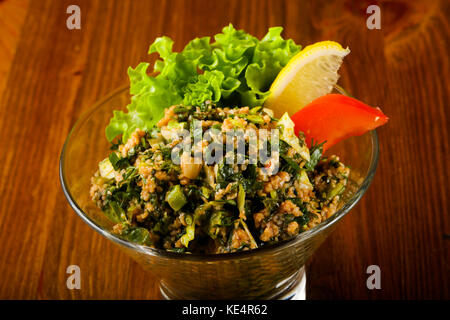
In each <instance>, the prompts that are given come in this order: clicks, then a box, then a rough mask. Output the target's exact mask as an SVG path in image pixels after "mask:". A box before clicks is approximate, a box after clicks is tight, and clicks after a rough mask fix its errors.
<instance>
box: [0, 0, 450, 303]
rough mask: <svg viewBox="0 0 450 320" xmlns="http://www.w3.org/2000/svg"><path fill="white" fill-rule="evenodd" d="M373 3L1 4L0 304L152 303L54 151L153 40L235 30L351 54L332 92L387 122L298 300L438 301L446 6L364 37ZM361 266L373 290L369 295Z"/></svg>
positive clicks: (393, 4) (408, 7)
mask: <svg viewBox="0 0 450 320" xmlns="http://www.w3.org/2000/svg"><path fill="white" fill-rule="evenodd" d="M372 3H373V1H371V2H369V1H267V0H266V1H263V0H259V1H253V0H252V1H188V0H171V1H161V0H158V1H143V0H142V1H110V0H108V1H106V0H105V1H99V0H94V1H88V0H77V1H72V0H71V1H66V0H63V1H56V0H53V1H52V0H35V1H30V2H27V1H22V2H18V1H16V0H14V1H12V0H3V1H2V2H0V28H1V30H0V34H1V41H0V75H1V81H0V98H1V100H0V144H1V150H3V154H2V156H1V157H0V217H1V224H0V243H1V244H2V246H1V249H0V298H2V299H80V298H81V299H137V298H139V299H159V298H161V297H160V294H159V289H158V283H157V281H156V280H155V279H154V278H153V277H152V275H151V274H149V273H146V272H144V271H143V270H142V269H141V268H140V266H139V265H137V264H136V263H135V262H134V261H132V260H131V259H130V258H128V256H126V255H125V254H124V253H122V252H121V251H120V250H119V249H118V248H117V247H115V246H114V245H113V244H112V243H110V242H109V241H107V240H106V239H104V238H102V237H101V236H100V235H98V234H97V233H95V232H94V231H93V230H91V229H90V228H89V227H88V226H87V225H86V224H85V223H84V222H83V221H82V220H81V219H80V218H78V217H77V216H76V214H75V213H74V212H73V211H72V209H71V208H70V207H69V205H68V203H67V201H66V199H65V197H64V195H63V193H62V190H61V188H60V185H59V179H58V162H59V154H60V151H61V148H62V145H63V143H64V140H65V137H66V136H67V134H68V132H69V130H70V128H71V127H72V125H73V124H74V123H75V121H76V120H77V118H78V117H79V116H80V114H81V113H82V112H83V111H85V110H87V109H89V107H90V106H91V105H92V104H93V103H94V102H95V101H96V100H98V99H99V98H101V97H102V96H104V95H106V94H107V93H108V92H110V91H112V90H113V89H115V88H117V87H118V86H120V85H123V84H125V83H127V75H126V69H127V67H128V66H130V65H131V66H135V65H137V64H138V63H139V62H140V61H143V60H144V59H148V58H147V54H146V52H147V49H148V45H149V44H150V43H151V42H152V41H153V40H154V38H155V37H157V36H160V35H168V36H170V37H172V38H173V39H174V40H175V48H176V49H180V48H182V46H184V44H185V43H186V42H187V41H189V40H190V39H191V38H193V37H196V36H204V35H212V34H215V33H217V32H218V31H220V29H221V27H223V26H224V25H227V24H228V23H229V22H232V23H233V24H234V25H235V26H237V27H239V28H243V29H245V30H247V31H248V32H250V33H252V34H254V35H256V36H258V37H261V36H263V35H264V34H265V31H266V30H267V28H268V27H270V26H275V25H282V26H284V28H285V33H284V34H285V36H287V37H291V38H293V39H294V40H295V41H296V42H297V43H300V44H303V45H307V44H310V43H312V42H315V41H319V40H325V39H330V40H336V41H338V42H340V43H342V44H343V45H345V46H349V47H350V49H351V50H352V53H351V54H350V55H349V56H348V58H346V60H345V63H344V65H343V67H342V69H341V80H340V83H341V84H342V85H343V86H344V87H345V88H347V89H348V90H349V91H350V92H352V93H353V95H355V96H356V97H358V98H359V99H361V100H363V101H366V102H367V103H369V104H371V105H374V106H377V105H378V106H381V107H382V108H383V111H384V112H385V113H386V114H387V115H389V117H390V122H389V123H388V125H387V126H385V127H383V128H381V129H380V130H378V133H379V138H380V149H381V150H380V151H381V152H380V162H379V166H378V170H377V173H376V176H375V179H374V181H373V184H372V185H371V187H370V188H369V190H368V192H367V193H366V194H365V196H364V197H363V199H362V200H361V201H360V203H359V204H358V205H357V206H356V207H355V208H354V209H353V210H352V212H351V213H350V214H349V215H348V216H347V217H345V219H343V222H341V223H340V225H339V226H338V227H337V229H336V231H335V232H334V233H333V234H332V235H331V236H330V237H329V238H328V240H326V242H325V243H324V244H323V245H322V247H321V248H320V249H319V250H318V251H317V252H316V254H315V255H314V256H313V258H312V259H311V261H310V262H309V264H308V269H307V276H308V283H307V296H308V297H309V298H313V299H318V298H324V299H336V298H344V299H351V298H359V299H387V298H394V299H401V298H406V299H415V298H419V299H420V298H427V299H429V298H438V299H449V298H450V288H449V284H450V267H449V266H450V261H449V256H450V248H449V241H450V240H449V234H450V226H449V210H448V206H449V203H448V195H449V193H450V192H449V191H450V190H449V186H448V181H449V179H450V176H449V161H450V159H449V132H448V131H449V119H448V102H449V85H448V77H449V75H450V66H449V59H448V54H449V47H450V39H449V33H450V28H449V22H448V20H449V18H450V5H449V2H448V1H430V0H423V1H415V2H412V1H378V2H377V4H378V5H379V6H380V7H381V14H382V25H381V26H382V28H381V30H368V29H367V28H366V24H365V23H366V18H367V15H366V13H365V10H366V8H367V6H368V5H369V4H372ZM70 4H77V5H79V6H80V8H81V12H82V26H81V30H68V29H67V28H66V25H65V23H66V18H67V16H68V15H67V14H66V8H67V6H69V5H70ZM11 8H14V10H12V11H11ZM152 59H153V58H152ZM2 92H3V94H2ZM71 264H76V265H79V266H80V268H81V271H82V289H81V290H68V289H67V287H66V279H67V276H68V275H67V274H66V268H67V266H69V265H71ZM372 264H376V265H379V266H380V268H381V272H382V278H381V282H382V289H381V290H368V289H367V287H366V279H367V276H368V275H367V274H366V268H367V266H369V265H372Z"/></svg>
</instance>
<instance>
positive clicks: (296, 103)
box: [264, 41, 350, 117]
mask: <svg viewBox="0 0 450 320" xmlns="http://www.w3.org/2000/svg"><path fill="white" fill-rule="evenodd" d="M349 52H350V50H349V49H348V48H346V49H344V48H342V46H341V45H340V44H339V43H337V42H334V41H321V42H317V43H315V44H312V45H309V46H307V47H305V48H304V49H303V50H302V51H300V52H299V53H298V54H296V55H295V56H294V57H292V59H291V60H289V62H288V64H287V65H286V66H285V67H284V68H283V69H281V71H280V73H279V74H278V76H277V77H276V79H275V81H274V82H273V83H272V86H271V87H270V95H269V97H268V98H267V100H266V102H265V103H264V106H266V107H269V108H271V109H272V110H274V112H275V116H276V117H280V116H281V115H282V114H283V113H285V112H288V113H289V114H290V115H293V114H294V113H295V112H297V111H298V110H300V109H301V108H302V107H304V106H305V105H307V104H308V103H310V102H311V101H313V100H314V99H316V98H318V97H320V96H323V95H325V94H328V93H330V92H331V91H332V90H333V86H334V85H335V84H336V82H337V80H338V79H339V74H338V73H337V72H338V70H339V67H340V66H341V64H342V60H343V59H344V57H345V56H346V55H347V54H349Z"/></svg>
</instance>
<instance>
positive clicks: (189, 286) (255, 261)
mask: <svg viewBox="0 0 450 320" xmlns="http://www.w3.org/2000/svg"><path fill="white" fill-rule="evenodd" d="M336 90H337V91H339V92H341V93H343V94H345V92H344V91H343V90H342V89H340V88H339V87H336ZM129 101H130V96H129V93H128V87H123V88H120V89H118V90H116V91H114V92H113V93H111V94H110V95H109V96H107V97H105V98H104V99H102V100H101V101H99V102H97V103H96V104H95V105H94V107H93V108H92V109H91V110H89V111H88V112H86V113H85V114H83V115H82V116H81V117H80V119H79V120H78V121H77V122H76V124H75V125H74V127H73V128H72V130H71V132H70V133H69V135H68V137H67V140H66V142H65V144H64V147H63V150H62V153H61V159H60V180H61V184H62V188H63V190H64V194H65V195H66V197H67V200H68V201H69V203H70V205H71V206H72V208H73V209H74V210H75V212H76V213H77V214H78V215H79V216H80V217H81V218H82V219H83V220H84V221H85V222H86V223H87V224H88V225H89V226H90V227H92V228H93V229H94V230H95V231H97V232H98V233H100V234H101V235H103V236H104V237H106V238H107V239H109V240H111V241H113V242H114V243H115V244H117V245H118V246H119V247H120V248H121V249H122V250H124V251H126V252H127V253H128V254H129V255H130V256H131V257H133V258H134V259H135V260H136V261H138V262H139V263H140V264H141V265H142V266H143V267H144V269H145V270H148V271H150V272H152V273H153V274H154V275H155V276H156V277H157V278H158V279H159V280H160V287H161V291H162V294H163V296H164V297H166V298H171V299H278V298H282V297H286V295H287V294H289V293H290V292H292V289H293V288H295V287H296V286H297V284H298V283H299V282H300V281H301V279H302V276H303V270H304V269H303V268H302V267H303V266H304V264H305V262H306V261H307V259H308V258H309V257H310V256H311V255H312V254H313V252H314V251H315V250H316V249H317V248H318V247H319V245H320V244H321V243H322V242H323V241H324V240H325V238H326V237H327V236H328V235H329V234H330V232H331V231H332V230H333V229H334V227H335V226H336V223H337V222H338V221H339V220H341V219H342V218H343V217H344V216H345V215H346V214H347V213H348V212H349V211H350V209H351V208H352V207H353V206H354V205H355V204H356V203H357V202H358V201H359V199H360V198H361V197H362V195H363V194H364V193H365V192H366V190H367V188H368V187H369V185H370V183H371V181H372V178H373V176H374V174H375V170H376V167H377V162H378V151H379V150H378V138H377V134H376V132H375V131H371V132H368V133H366V134H364V135H362V136H358V137H352V138H350V139H347V140H345V141H342V142H341V143H339V144H338V145H336V146H334V147H332V148H331V149H330V150H328V152H327V154H336V155H338V156H339V157H340V158H341V160H342V161H343V162H344V163H345V164H346V165H349V166H350V167H351V174H350V178H349V183H348V185H347V187H346V189H345V192H344V194H343V197H342V201H341V203H340V208H339V210H338V211H337V212H336V214H334V215H333V216H332V217H331V218H329V219H328V220H326V221H325V222H323V223H322V224H320V225H318V226H316V227H314V228H312V229H310V230H308V231H306V232H303V233H301V234H299V235H298V236H297V237H295V238H293V239H291V240H288V241H285V242H282V243H278V244H275V245H271V246H264V247H261V248H258V249H254V250H250V251H243V252H237V253H227V254H211V255H205V254H202V255H199V254H183V253H174V252H167V251H164V250H159V249H153V248H150V247H146V246H141V245H137V244H135V243H131V242H127V241H125V240H122V239H120V238H118V237H117V236H116V235H114V234H112V233H111V232H110V230H111V227H112V224H111V222H110V221H109V220H108V219H107V218H106V217H105V215H104V214H103V213H102V211H101V210H100V209H99V208H98V207H97V206H96V205H95V203H94V202H93V201H92V200H91V199H90V196H89V188H90V179H91V177H92V175H93V174H94V173H95V171H96V170H97V168H98V163H99V161H100V160H102V159H104V158H105V157H106V155H107V154H108V153H109V151H110V150H109V143H108V141H107V140H106V137H105V127H106V126H107V124H108V123H109V119H110V117H111V116H112V112H113V110H125V109H126V108H125V107H126V105H127V104H128V103H129ZM79 241H83V240H82V239H79Z"/></svg>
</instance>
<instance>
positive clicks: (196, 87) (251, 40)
mask: <svg viewBox="0 0 450 320" xmlns="http://www.w3.org/2000/svg"><path fill="white" fill-rule="evenodd" d="M281 31H282V29H281V28H270V29H269V32H268V33H267V35H266V36H265V37H264V38H263V39H262V40H258V39H256V38H255V37H253V36H251V35H249V34H247V33H245V32H244V31H242V30H235V29H234V28H233V26H232V25H230V26H228V27H225V28H224V29H223V32H222V33H220V34H218V35H216V36H215V37H214V42H212V43H211V39H210V38H209V37H205V38H197V39H194V40H192V41H191V42H189V43H188V44H187V45H186V47H185V48H184V49H183V51H181V52H172V40H170V39H169V38H167V37H162V38H158V39H156V40H155V42H154V43H153V44H152V45H151V46H150V50H149V52H150V53H153V52H157V53H159V55H160V57H161V60H158V61H157V62H156V63H155V65H154V70H155V71H157V72H158V75H157V76H155V77H151V76H149V75H148V74H147V71H148V70H147V69H148V66H149V65H148V64H147V63H141V64H139V65H138V66H137V67H136V68H135V69H131V68H130V69H129V71H128V73H129V76H130V92H131V95H132V99H131V103H130V105H129V106H128V112H127V113H124V112H120V111H116V112H115V113H114V117H113V118H112V119H111V122H110V124H109V126H108V127H107V128H106V136H107V138H108V140H110V141H111V145H112V146H111V149H112V151H111V153H110V155H109V156H108V157H106V158H105V159H104V160H102V161H101V162H100V163H99V169H98V171H97V172H96V173H95V175H94V176H93V177H92V184H91V190H90V194H91V197H92V199H93V201H95V202H96V204H97V205H98V207H99V208H101V209H102V210H103V211H104V213H105V214H106V215H107V216H108V218H109V219H110V220H111V221H112V222H113V223H114V227H113V229H112V231H113V232H114V233H115V234H117V235H118V236H120V237H122V238H124V239H127V240H129V241H132V242H135V243H138V244H142V245H147V246H150V247H154V248H159V249H165V250H168V251H175V252H186V253H188V252H195V253H228V252H236V251H241V250H249V249H254V248H257V247H261V246H264V245H266V244H271V243H276V242H279V241H283V240H287V239H290V238H292V237H294V236H296V235H298V234H299V233H301V232H303V231H305V230H308V229H310V228H312V227H314V226H316V225H317V224H319V223H321V222H322V221H324V220H325V219H327V218H329V217H330V216H332V215H333V214H334V213H335V212H336V210H337V208H338V203H339V199H340V195H341V194H342V192H343V191H344V189H345V186H346V183H347V179H348V176H349V168H348V167H346V166H345V165H344V164H343V163H341V162H340V161H339V158H338V157H336V156H330V157H327V158H325V157H323V156H322V143H314V144H312V145H311V147H310V148H308V147H307V144H306V143H305V138H304V136H303V135H302V134H299V135H298V136H296V135H295V134H294V123H293V122H292V120H291V119H290V118H289V116H288V115H287V114H285V115H284V116H283V117H281V118H280V119H277V118H274V113H273V111H272V110H270V109H268V108H265V107H264V106H263V103H264V101H265V99H266V98H267V96H268V94H269V87H270V85H271V83H272V82H273V81H274V79H275V77H276V76H277V74H278V73H279V72H280V70H281V69H282V68H283V67H284V66H285V65H286V64H287V62H288V61H289V59H290V58H291V57H292V56H293V55H295V54H296V53H297V52H299V51H300V46H298V45H296V44H295V43H294V41H292V40H290V39H289V40H285V39H283V38H282V37H281ZM179 132H184V133H185V135H184V136H182V135H180V134H179ZM211 132H213V133H211ZM237 133H240V134H241V135H240V136H239V135H237ZM250 133H252V134H253V135H254V136H258V137H261V136H266V137H267V136H270V137H274V136H276V137H277V138H279V139H278V140H277V141H276V143H274V140H270V139H266V140H264V139H263V140H257V143H256V144H252V142H253V141H254V140H252V139H253V136H252V134H250ZM208 134H209V135H210V136H209V139H205V138H204V139H201V140H198V141H197V143H196V139H195V137H196V136H197V135H200V136H202V137H206V136H208ZM229 136H231V137H232V140H231V144H230V143H229V142H230V141H229V140H227V137H229ZM238 136H239V137H240V138H241V139H240V142H239V141H238V140H237V138H236V137H238ZM186 139H187V140H186ZM233 139H234V140H233ZM185 141H190V142H192V141H194V144H192V148H191V149H189V150H188V151H186V149H184V146H185V144H184V142H185ZM261 141H263V142H261ZM240 143H241V145H240ZM240 146H241V147H243V149H240ZM252 146H253V147H254V148H255V150H253V151H256V153H258V152H261V150H263V149H264V148H266V149H265V150H266V151H267V152H266V153H267V154H266V155H267V157H265V158H264V157H263V158H259V159H254V158H252V155H253V154H252V152H251V150H252ZM212 147H214V148H212ZM218 150H220V151H226V152H224V153H220V152H218ZM242 150H244V152H242ZM263 153H264V152H263ZM174 154H178V155H179V157H178V158H174ZM258 154H259V153H258ZM198 155H200V158H198V157H197V156H198ZM206 155H209V158H208V157H207V156H206ZM210 158H213V159H214V161H209V160H208V159H210ZM198 159H200V160H199V161H198ZM229 159H232V160H231V161H228V160H229ZM239 159H240V161H238V160H239Z"/></svg>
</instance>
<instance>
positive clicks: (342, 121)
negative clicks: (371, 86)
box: [291, 94, 389, 150]
mask: <svg viewBox="0 0 450 320" xmlns="http://www.w3.org/2000/svg"><path fill="white" fill-rule="evenodd" d="M291 119H292V121H293V122H294V123H295V129H294V132H295V134H296V135H298V133H299V131H302V132H303V133H304V134H305V137H306V143H307V144H308V146H310V145H311V140H312V139H314V141H315V142H323V141H326V143H325V144H324V146H323V148H324V150H326V149H329V148H330V147H331V146H333V145H335V144H336V143H338V142H339V141H341V140H344V139H347V138H349V137H352V136H358V135H362V134H364V133H365V132H367V131H370V130H373V129H375V128H376V127H379V126H381V125H383V124H385V123H386V122H387V121H388V119H389V118H388V117H387V116H386V115H384V113H383V112H382V111H381V110H380V109H379V108H372V107H370V106H368V105H366V104H364V103H362V102H361V101H358V100H356V99H354V98H350V97H347V96H344V95H342V94H328V95H325V96H322V97H320V98H317V99H315V100H314V101H312V102H311V103H309V104H308V105H306V106H305V107H303V108H302V109H301V110H299V111H298V112H296V113H295V114H294V115H293V116H292V117H291Z"/></svg>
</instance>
